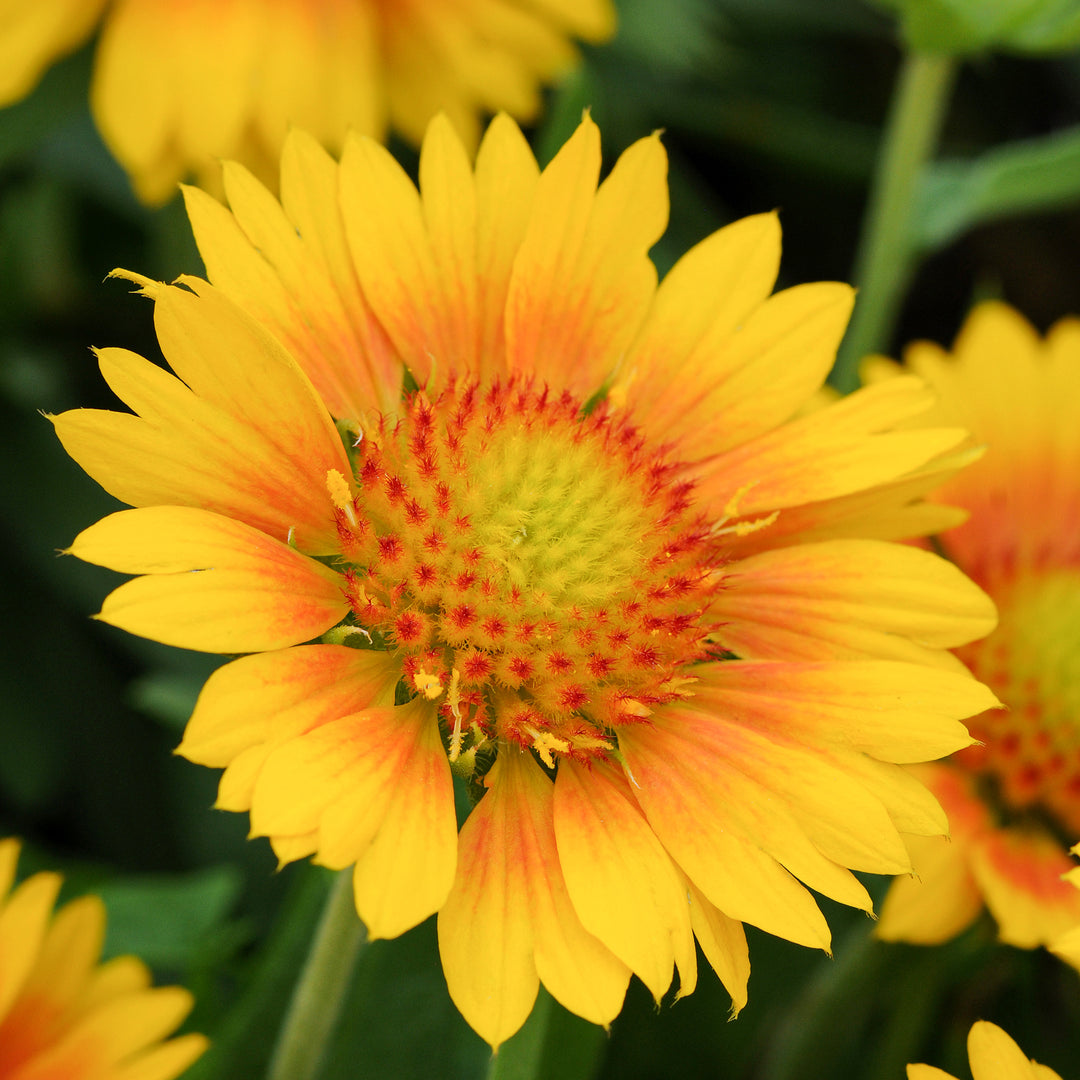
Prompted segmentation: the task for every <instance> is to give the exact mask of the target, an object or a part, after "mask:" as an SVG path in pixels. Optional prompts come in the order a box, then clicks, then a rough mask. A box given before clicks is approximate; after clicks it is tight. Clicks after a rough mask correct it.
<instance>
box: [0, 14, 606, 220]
mask: <svg viewBox="0 0 1080 1080" xmlns="http://www.w3.org/2000/svg"><path fill="white" fill-rule="evenodd" d="M98 24H100V26H101V34H100V41H99V43H98V46H97V54H96V59H95V66H94V76H93V85H92V88H91V105H92V107H93V113H94V118H95V120H96V121H97V125H98V128H99V130H100V131H101V134H102V137H103V138H104V140H105V142H106V143H107V144H108V146H109V149H110V150H111V151H112V153H113V154H114V155H115V157H116V158H117V160H118V161H119V162H120V164H121V165H123V166H124V168H125V169H126V170H127V171H128V173H129V174H130V176H131V180H132V183H133V185H134V187H135V190H136V192H137V193H138V195H139V197H140V198H141V199H142V200H143V201H144V202H148V203H151V204H157V203H162V202H165V201H166V200H167V199H168V198H170V197H171V196H172V194H173V192H174V191H175V190H176V184H177V181H179V180H181V179H183V178H184V177H185V176H188V175H191V174H194V175H195V176H196V177H197V178H198V180H199V182H200V183H201V184H203V186H205V187H209V188H211V189H213V190H216V189H218V188H219V187H220V180H219V179H218V177H219V167H218V161H219V160H220V159H221V158H224V157H228V158H236V159H237V160H240V161H242V162H244V163H245V164H246V165H247V166H248V167H249V168H251V169H253V170H254V171H255V172H256V173H257V174H258V175H259V176H260V177H262V178H263V180H264V181H265V182H267V183H273V182H276V178H277V163H278V158H279V156H280V153H281V147H282V143H283V142H284V140H285V134H286V131H287V130H288V128H289V126H290V125H292V124H295V125H297V126H300V127H303V128H304V129H305V130H306V131H309V132H311V134H313V135H314V136H315V137H316V138H317V139H319V140H320V141H321V142H322V143H323V144H324V145H326V146H329V147H330V148H331V149H334V150H340V148H341V146H342V143H343V141H344V138H345V133H346V132H347V131H349V130H354V131H358V132H362V133H364V134H366V135H371V136H373V137H374V138H377V139H384V138H385V136H386V132H387V128H388V126H389V127H392V128H393V129H394V130H396V131H397V132H399V133H400V134H401V135H403V136H404V137H405V138H406V139H408V140H409V141H410V142H413V143H415V144H417V145H419V143H420V140H421V139H422V137H423V133H424V128H425V127H426V125H427V122H428V121H429V120H430V119H431V117H432V116H433V115H434V114H435V113H436V112H438V111H440V110H441V111H444V112H446V113H447V114H448V115H449V116H450V118H451V120H452V121H453V122H454V125H455V127H456V128H457V130H458V132H459V133H460V134H461V135H462V137H463V138H464V139H465V141H466V143H467V144H468V145H470V146H473V147H475V145H476V143H477V141H478V140H479V135H480V118H481V115H482V114H484V113H494V112H497V111H498V110H505V111H507V112H509V113H510V114H511V115H512V116H515V117H517V118H518V119H519V120H521V121H531V120H533V119H535V117H536V116H537V114H538V112H539V110H540V104H541V99H540V87H541V84H543V83H546V82H550V81H551V80H552V79H554V78H556V77H557V76H558V75H559V74H560V73H562V72H563V71H565V70H567V69H568V68H570V67H572V66H573V64H574V63H575V62H576V59H577V52H576V50H575V48H574V46H573V44H572V43H571V38H572V37H577V38H581V39H583V40H585V41H590V42H600V41H604V40H606V39H607V38H609V37H610V36H611V35H612V33H614V30H615V12H614V8H613V6H612V3H611V0H182V2H170V3H163V2H162V0H34V2H33V3H27V0H0V106H2V105H6V104H10V103H11V102H13V101H16V100H18V99H19V98H20V97H22V96H23V95H25V94H26V93H28V92H29V91H30V90H31V89H32V88H33V86H34V84H35V83H36V82H37V80H38V79H39V78H40V76H41V73H42V72H43V71H44V70H45V68H47V67H48V66H49V65H50V64H51V63H52V62H53V61H54V60H55V59H56V58H57V57H59V56H62V55H64V54H65V53H67V52H69V51H71V50H72V49H74V48H76V47H78V46H79V45H81V44H82V43H83V42H84V41H85V40H86V39H87V38H88V37H89V36H90V35H91V34H92V32H93V30H94V28H95V27H96V26H97V25H98Z"/></svg>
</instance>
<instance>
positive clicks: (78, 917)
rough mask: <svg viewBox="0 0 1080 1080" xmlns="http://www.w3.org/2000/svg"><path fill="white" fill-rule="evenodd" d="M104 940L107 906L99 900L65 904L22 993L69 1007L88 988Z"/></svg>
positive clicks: (79, 900) (50, 930) (51, 928)
mask: <svg viewBox="0 0 1080 1080" xmlns="http://www.w3.org/2000/svg"><path fill="white" fill-rule="evenodd" d="M104 940H105V905H104V904H103V903H102V902H101V899H100V898H99V897H97V896H80V897H79V898H78V899H76V900H72V901H70V902H69V903H67V904H65V905H64V907H63V908H61V909H60V911H58V912H57V913H56V914H55V915H54V916H53V919H52V922H51V924H50V925H49V929H48V931H47V932H46V934H45V938H44V941H43V942H42V944H41V952H40V953H39V955H38V957H37V960H36V961H35V963H34V970H33V971H32V973H31V974H30V978H29V979H27V981H26V983H25V984H24V987H23V989H24V990H25V991H26V992H28V993H31V994H33V993H34V992H35V991H39V992H41V993H42V994H43V995H46V996H47V997H48V999H49V1000H50V1001H51V1002H52V1003H53V1004H54V1005H55V1006H57V1007H60V1008H63V1007H66V1006H69V1005H70V1004H72V1003H73V1002H75V1001H76V999H77V998H78V997H79V996H80V995H81V994H82V993H83V992H84V991H85V990H86V988H87V987H88V985H89V983H90V980H91V977H92V974H93V970H94V965H95V964H96V963H97V962H98V960H99V959H100V957H101V948H102V945H103V944H104Z"/></svg>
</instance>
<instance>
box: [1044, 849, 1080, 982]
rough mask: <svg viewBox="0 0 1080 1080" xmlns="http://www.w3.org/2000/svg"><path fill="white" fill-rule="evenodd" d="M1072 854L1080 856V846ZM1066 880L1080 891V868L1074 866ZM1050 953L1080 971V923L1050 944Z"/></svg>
mask: <svg viewBox="0 0 1080 1080" xmlns="http://www.w3.org/2000/svg"><path fill="white" fill-rule="evenodd" d="M1072 853H1073V854H1074V855H1077V856H1080V844H1077V845H1076V846H1075V847H1074V848H1073V849H1072ZM1065 880H1066V881H1067V882H1069V884H1070V885H1075V886H1076V888H1077V889H1080V866H1074V867H1073V868H1072V869H1071V870H1070V871H1069V872H1068V873H1067V874H1066V875H1065ZM1050 951H1051V952H1052V953H1054V954H1055V955H1056V956H1060V957H1061V959H1062V960H1064V961H1065V962H1066V963H1069V964H1072V966H1073V967H1074V968H1076V969H1077V970H1078V971H1080V923H1077V925H1076V926H1074V927H1072V929H1070V930H1068V931H1066V932H1065V933H1064V934H1062V935H1061V937H1059V938H1057V939H1056V940H1054V941H1052V942H1050Z"/></svg>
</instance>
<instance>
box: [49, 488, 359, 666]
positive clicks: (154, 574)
mask: <svg viewBox="0 0 1080 1080" xmlns="http://www.w3.org/2000/svg"><path fill="white" fill-rule="evenodd" d="M69 550H70V553H71V554H73V555H77V556H78V557H79V558H80V559H84V560H85V561H86V562H91V563H95V564H96V565H98V566H107V567H109V569H111V570H119V571H121V572H122V573H129V574H146V575H147V576H146V577H141V578H136V579H135V580H134V581H129V582H128V583H127V584H125V585H121V586H120V588H118V589H116V590H115V591H114V592H113V593H111V594H110V595H109V596H108V597H106V599H105V603H104V604H103V605H102V609H101V613H100V615H99V616H98V618H100V619H102V620H103V621H104V622H107V623H109V624H110V625H111V626H118V627H120V629H122V630H127V631H128V632H129V633H133V634H139V635H141V636H143V637H150V638H153V639H155V640H156V641H161V642H164V643H165V644H167V645H176V646H178V647H179V648H182V649H198V650H201V651H203V652H232V653H236V652H254V651H258V650H263V649H279V648H283V647H285V646H287V645H295V644H297V643H298V642H301V641H307V640H308V639H310V638H313V637H316V636H317V635H318V634H321V633H323V631H325V630H328V629H329V628H330V627H331V626H333V625H334V623H336V622H337V621H338V620H339V619H341V618H342V616H343V615H344V614H345V612H346V611H347V610H348V604H347V602H346V601H345V598H344V596H343V594H342V591H341V587H340V580H341V579H340V577H339V575H337V574H336V573H334V571H332V570H329V569H327V568H326V567H325V566H323V565H322V564H321V563H318V562H316V561H314V560H313V559H309V558H307V557H306V556H304V555H301V554H300V553H299V552H298V551H295V550H294V549H292V548H290V547H288V546H287V545H286V544H282V543H279V542H278V541H277V540H273V539H271V538H270V537H269V536H267V535H266V534H265V533H262V532H259V531H258V530H256V529H253V528H251V527H250V526H248V525H244V524H243V523H242V522H239V521H233V520H230V519H229V518H226V517H222V516H220V515H218V514H211V513H208V512H207V511H204V510H196V509H193V508H191V507H180V506H156V507H146V508H144V509H141V510H121V511H119V512H118V513H115V514H110V515H109V516H108V517H107V518H103V519H102V520H101V521H99V522H98V523H97V524H96V525H91V526H90V528H89V529H86V530H84V531H83V532H81V533H80V534H79V535H78V536H77V537H76V538H75V542H74V543H73V544H72V545H71V548H70V549H69Z"/></svg>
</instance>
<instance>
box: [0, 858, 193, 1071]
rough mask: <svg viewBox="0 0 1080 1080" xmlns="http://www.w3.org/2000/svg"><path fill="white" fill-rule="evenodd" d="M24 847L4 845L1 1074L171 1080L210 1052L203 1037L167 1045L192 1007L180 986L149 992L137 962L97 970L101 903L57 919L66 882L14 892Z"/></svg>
mask: <svg viewBox="0 0 1080 1080" xmlns="http://www.w3.org/2000/svg"><path fill="white" fill-rule="evenodd" d="M18 856H19V845H18V843H17V842H16V841H14V840H0V959H2V962H3V966H2V968H0V1077H2V1078H3V1080H38V1078H47V1077H54V1076H55V1077H60V1076H62V1077H64V1080H130V1078H132V1077H139V1078H143V1080H151V1078H153V1080H172V1078H173V1077H176V1076H179V1075H180V1074H181V1073H182V1072H183V1071H184V1070H185V1069H186V1068H187V1067H188V1066H189V1065H190V1064H191V1063H192V1062H193V1061H195V1060H196V1059H197V1058H198V1057H199V1055H200V1054H202V1053H203V1051H204V1050H205V1049H206V1039H204V1038H203V1037H202V1036H201V1035H182V1036H180V1037H179V1038H177V1039H172V1040H170V1041H168V1042H163V1041H162V1040H163V1039H164V1038H165V1037H166V1036H167V1035H169V1034H170V1033H171V1032H172V1031H173V1030H174V1029H175V1028H176V1027H177V1026H178V1025H179V1024H180V1023H181V1021H182V1020H183V1019H184V1017H185V1016H186V1015H187V1014H188V1012H189V1011H190V1009H191V1005H192V999H191V995H190V994H189V993H188V992H187V991H186V990H182V989H181V988H180V987H178V986H170V987H165V988H162V989H157V990H155V989H152V988H151V986H150V972H149V971H148V970H147V969H146V966H145V965H144V964H143V963H142V961H140V960H138V959H136V958H135V957H134V956H118V957H115V958H114V959H112V960H110V961H108V962H107V963H105V964H102V963H100V956H101V947H102V943H103V940H104V936H105V908H104V905H103V904H102V903H101V901H100V900H99V899H98V898H97V897H96V896H84V897H81V898H80V899H78V900H72V901H70V902H69V903H68V904H66V905H65V906H64V907H63V908H61V909H60V910H59V911H57V912H56V913H55V914H54V913H53V905H54V903H55V901H56V895H57V892H58V891H59V889H60V884H61V880H60V877H59V875H57V874H51V873H40V874H35V875H33V876H32V877H30V878H28V879H27V880H26V881H24V882H22V883H21V884H20V885H18V886H17V887H13V886H14V879H15V868H16V862H17V860H18Z"/></svg>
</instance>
